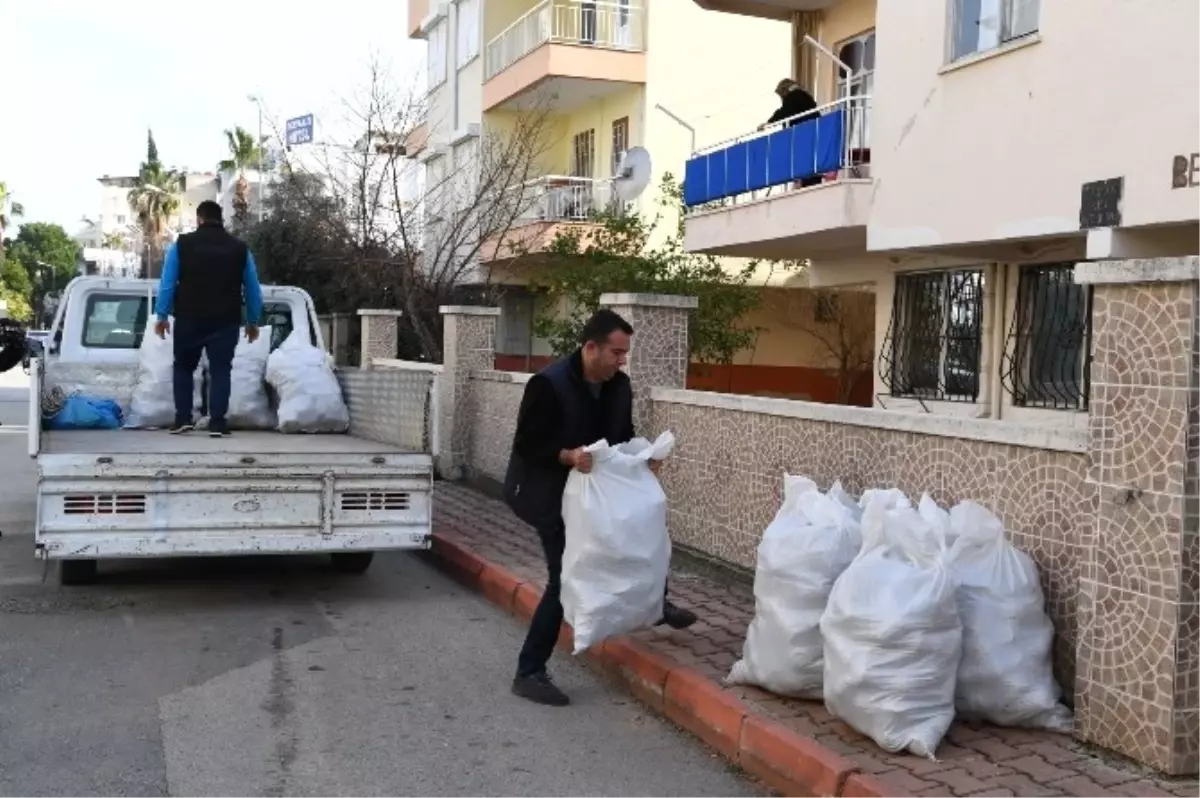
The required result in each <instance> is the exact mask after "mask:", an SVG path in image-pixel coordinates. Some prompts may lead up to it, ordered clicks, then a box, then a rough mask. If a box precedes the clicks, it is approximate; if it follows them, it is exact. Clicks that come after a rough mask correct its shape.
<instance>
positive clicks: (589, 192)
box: [519, 175, 616, 222]
mask: <svg viewBox="0 0 1200 798" xmlns="http://www.w3.org/2000/svg"><path fill="white" fill-rule="evenodd" d="M519 189H520V191H521V192H522V196H521V213H520V216H519V221H521V222H586V221H587V220H589V219H592V218H594V217H595V215H596V214H597V213H600V212H602V211H614V210H616V208H614V207H612V205H611V203H612V201H613V196H612V181H610V180H597V179H595V178H591V177H564V176H562V175H546V176H545V177H539V178H537V179H535V180H530V181H529V182H527V183H525V184H524V185H523V186H520V187H519Z"/></svg>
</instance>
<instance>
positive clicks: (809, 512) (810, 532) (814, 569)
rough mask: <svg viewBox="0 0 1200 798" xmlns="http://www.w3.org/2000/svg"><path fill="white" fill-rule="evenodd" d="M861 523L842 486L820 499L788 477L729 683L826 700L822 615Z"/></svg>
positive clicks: (812, 488) (761, 555) (857, 541)
mask: <svg viewBox="0 0 1200 798" xmlns="http://www.w3.org/2000/svg"><path fill="white" fill-rule="evenodd" d="M858 519H859V512H858V509H857V507H856V506H855V504H854V502H853V501H852V500H850V498H849V497H848V496H847V495H846V493H845V491H843V490H842V486H841V483H839V482H835V483H834V485H833V487H831V488H830V489H829V493H828V494H822V493H821V492H820V491H819V490H817V485H816V483H815V482H813V481H812V480H809V479H805V478H804V477H798V476H792V475H790V474H785V475H784V477H783V506H782V507H780V508H779V512H778V513H777V514H776V515H775V520H773V521H772V522H771V524H770V526H768V527H767V530H766V532H764V533H763V539H762V543H760V544H759V547H758V567H757V569H756V570H755V572H754V620H753V621H752V622H751V624H750V628H749V630H748V631H747V633H746V644H745V646H744V647H743V649H742V659H741V660H739V661H738V662H737V663H735V664H734V666H733V669H732V670H731V671H730V672H729V676H728V678H727V679H726V682H727V683H729V684H749V685H756V686H758V687H762V688H764V689H766V690H770V691H771V692H773V693H778V694H779V695H786V696H793V697H796V698H812V699H819V698H821V696H822V682H823V674H824V667H825V664H824V663H825V656H824V643H823V642H822V640H821V616H822V615H823V614H824V612H825V606H826V604H827V602H828V600H829V592H830V590H832V588H833V584H834V582H835V581H837V578H838V577H839V576H841V575H842V572H843V571H845V570H846V568H847V566H849V565H850V563H851V562H853V560H854V557H855V555H857V554H858V550H859V547H860V546H861V544H862V538H861V535H860V533H859V524H858Z"/></svg>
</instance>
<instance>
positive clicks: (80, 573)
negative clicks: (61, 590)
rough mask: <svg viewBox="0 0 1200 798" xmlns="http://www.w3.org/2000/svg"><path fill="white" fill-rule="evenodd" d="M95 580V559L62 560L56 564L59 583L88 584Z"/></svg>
mask: <svg viewBox="0 0 1200 798" xmlns="http://www.w3.org/2000/svg"><path fill="white" fill-rule="evenodd" d="M95 581H96V561H95V560H63V561H62V562H60V563H59V564H58V583H59V584H60V585H88V584H91V583H92V582H95Z"/></svg>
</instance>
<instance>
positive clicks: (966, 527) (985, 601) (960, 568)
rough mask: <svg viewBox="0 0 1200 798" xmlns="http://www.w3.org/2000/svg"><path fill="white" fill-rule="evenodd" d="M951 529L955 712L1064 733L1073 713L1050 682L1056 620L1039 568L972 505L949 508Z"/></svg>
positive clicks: (988, 514) (990, 518) (995, 522)
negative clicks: (956, 623)
mask: <svg viewBox="0 0 1200 798" xmlns="http://www.w3.org/2000/svg"><path fill="white" fill-rule="evenodd" d="M949 526H950V529H951V530H952V534H953V537H954V545H953V546H952V547H951V549H950V564H951V568H952V569H953V572H954V575H955V577H956V578H957V580H958V583H959V587H958V611H959V615H960V616H961V618H962V624H963V656H962V662H961V663H960V664H959V666H958V687H957V698H956V701H957V704H958V711H959V712H960V713H962V714H963V715H965V716H968V717H973V718H978V719H980V720H986V721H990V722H992V723H997V724H1000V725H1001V726H1026V727H1032V728H1045V729H1053V730H1055V731H1070V730H1071V727H1072V720H1071V713H1070V711H1069V710H1068V709H1067V708H1066V707H1065V706H1063V705H1062V704H1060V703H1059V697H1060V696H1061V695H1062V692H1061V690H1060V689H1059V686H1058V684H1057V683H1056V682H1055V681H1054V673H1053V669H1052V666H1051V660H1050V650H1051V645H1052V643H1053V640H1054V625H1053V624H1052V623H1051V622H1050V619H1049V618H1048V617H1047V616H1046V609H1045V599H1044V597H1043V595H1042V587H1041V584H1040V583H1039V582H1038V573H1037V566H1036V565H1035V564H1034V562H1033V560H1031V559H1030V558H1029V556H1028V555H1027V554H1025V553H1024V552H1023V551H1020V550H1019V549H1017V548H1016V547H1015V546H1013V545H1012V544H1011V543H1009V542H1008V540H1006V539H1005V536H1004V525H1003V523H1002V522H1001V521H1000V519H999V518H997V517H996V516H995V515H993V514H992V513H991V512H989V511H988V510H986V509H985V508H983V507H981V506H980V505H978V504H975V503H974V502H969V501H965V502H962V503H960V504H958V505H957V506H956V507H954V509H952V510H951V511H950V514H949Z"/></svg>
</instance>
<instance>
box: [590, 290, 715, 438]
mask: <svg viewBox="0 0 1200 798" xmlns="http://www.w3.org/2000/svg"><path fill="white" fill-rule="evenodd" d="M600 304H601V305H603V306H604V307H607V308H610V309H611V310H614V311H616V312H617V313H619V314H620V315H621V316H622V317H623V318H624V319H625V320H626V321H627V322H629V323H630V324H632V325H633V346H632V348H631V349H630V351H629V366H628V367H627V368H626V372H627V373H628V374H629V378H630V379H631V380H632V381H633V391H634V394H633V397H634V399H633V423H634V426H635V427H636V429H637V432H638V434H639V435H646V436H652V435H654V434H656V433H657V432H659V430H653V429H651V428H650V427H651V424H650V389H651V388H658V387H662V388H683V387H686V385H687V373H688V363H689V358H688V314H689V313H690V312H691V311H692V310H694V309H695V308H696V307H697V305H698V304H699V303H698V301H697V300H696V298H695V297H691V296H673V295H664V294H604V295H603V296H602V297H600Z"/></svg>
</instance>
